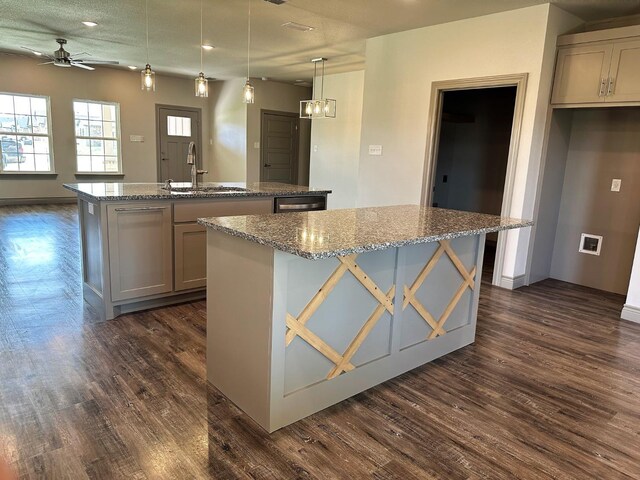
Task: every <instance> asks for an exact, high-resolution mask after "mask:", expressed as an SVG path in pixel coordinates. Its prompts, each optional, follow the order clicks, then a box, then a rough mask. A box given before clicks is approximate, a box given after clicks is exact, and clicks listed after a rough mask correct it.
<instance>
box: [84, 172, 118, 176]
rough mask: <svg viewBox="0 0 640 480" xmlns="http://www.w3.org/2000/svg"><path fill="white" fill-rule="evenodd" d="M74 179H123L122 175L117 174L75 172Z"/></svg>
mask: <svg viewBox="0 0 640 480" xmlns="http://www.w3.org/2000/svg"><path fill="white" fill-rule="evenodd" d="M74 175H75V176H76V177H124V173H118V172H76V173H74Z"/></svg>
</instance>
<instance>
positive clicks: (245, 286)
mask: <svg viewBox="0 0 640 480" xmlns="http://www.w3.org/2000/svg"><path fill="white" fill-rule="evenodd" d="M273 254H274V251H273V249H271V248H269V247H265V246H262V245H260V244H257V243H253V242H249V241H247V240H244V239H241V238H238V237H233V236H229V235H226V234H223V233H220V232H217V231H215V230H211V229H209V230H208V231H207V379H208V381H209V382H210V383H211V384H213V385H214V386H215V387H216V388H218V389H219V390H220V391H221V392H222V393H223V394H224V395H225V396H226V397H227V398H229V399H230V400H231V401H233V402H234V403H235V404H236V405H237V406H238V407H240V408H241V409H242V410H243V411H244V412H245V413H247V414H248V415H249V416H250V417H252V418H253V419H254V420H255V421H256V422H257V423H259V424H260V425H262V426H265V425H267V424H268V421H269V388H270V368H271V365H270V359H271V343H272V337H271V322H272V318H271V317H272V315H271V311H272V309H271V307H272V296H273ZM265 428H266V427H265Z"/></svg>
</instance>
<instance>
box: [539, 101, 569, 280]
mask: <svg viewBox="0 0 640 480" xmlns="http://www.w3.org/2000/svg"><path fill="white" fill-rule="evenodd" d="M572 115H573V110H572V109H556V110H554V111H553V113H552V115H551V121H550V126H549V139H548V141H547V153H546V160H545V163H544V171H543V174H542V175H543V179H542V187H541V190H540V206H539V209H538V211H539V213H538V218H537V219H536V224H535V226H534V227H533V228H534V232H535V233H534V238H535V239H534V244H533V252H532V256H531V274H530V275H531V276H530V278H529V281H530V283H535V282H539V281H540V280H544V279H546V278H549V277H550V276H551V261H552V259H553V249H554V246H555V239H556V228H557V226H558V215H559V214H560V202H561V201H562V187H563V185H564V171H565V168H566V165H567V153H568V152H569V142H570V140H571V120H572V118H573V117H572Z"/></svg>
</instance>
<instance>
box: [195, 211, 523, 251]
mask: <svg viewBox="0 0 640 480" xmlns="http://www.w3.org/2000/svg"><path fill="white" fill-rule="evenodd" d="M198 223H200V224H201V225H204V226H205V227H209V228H212V229H214V230H218V231H221V232H224V233H227V234H229V235H233V236H236V237H241V238H244V239H246V240H250V241H253V242H257V243H260V244H262V245H267V246H270V247H273V248H275V249H277V250H282V251H283V252H287V253H291V254H294V255H298V256H300V257H303V258H308V259H311V260H317V259H322V258H330V257H338V256H345V255H351V254H352V253H362V252H368V251H372V250H384V249H387V248H394V247H401V246H404V245H412V244H416V243H427V242H433V241H437V240H442V239H448V238H455V237H463V236H467V235H477V234H481V233H489V232H497V231H500V230H508V229H512V228H521V227H527V226H531V225H533V222H530V221H527V220H519V219H515V218H506V217H497V216H495V215H486V214H482V213H471V212H461V211H457V210H446V209H443V208H431V207H420V206H418V205H398V206H391V207H377V208H355V209H345V210H327V211H316V212H298V213H280V214H271V215H248V216H236V217H212V218H199V219H198Z"/></svg>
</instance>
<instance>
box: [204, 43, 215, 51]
mask: <svg viewBox="0 0 640 480" xmlns="http://www.w3.org/2000/svg"><path fill="white" fill-rule="evenodd" d="M202 48H204V49H205V50H213V49H214V48H216V47H214V46H213V45H207V44H205V45H202Z"/></svg>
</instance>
